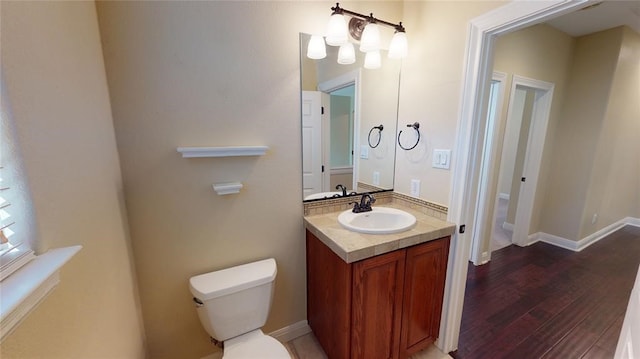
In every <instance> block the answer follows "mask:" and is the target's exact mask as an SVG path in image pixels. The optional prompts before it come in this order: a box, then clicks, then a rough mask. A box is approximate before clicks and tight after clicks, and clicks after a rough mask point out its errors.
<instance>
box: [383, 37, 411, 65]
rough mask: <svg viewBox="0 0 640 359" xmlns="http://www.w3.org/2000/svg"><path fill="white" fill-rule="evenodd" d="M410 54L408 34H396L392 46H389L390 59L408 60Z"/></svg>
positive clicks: (392, 39)
mask: <svg viewBox="0 0 640 359" xmlns="http://www.w3.org/2000/svg"><path fill="white" fill-rule="evenodd" d="M408 52H409V45H408V44H407V34H406V33H404V32H396V33H395V34H394V35H393V38H391V44H389V54H388V56H389V58H390V59H405V58H407V54H408Z"/></svg>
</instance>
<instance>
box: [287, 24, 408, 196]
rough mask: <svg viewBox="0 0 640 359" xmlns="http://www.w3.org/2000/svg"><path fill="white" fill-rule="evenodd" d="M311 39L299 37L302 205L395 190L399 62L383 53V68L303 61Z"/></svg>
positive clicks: (331, 54)
mask: <svg viewBox="0 0 640 359" xmlns="http://www.w3.org/2000/svg"><path fill="white" fill-rule="evenodd" d="M310 38H311V36H310V35H307V34H301V35H300V58H301V66H300V71H301V74H300V78H301V87H302V96H301V98H302V106H301V111H302V151H303V153H302V158H303V163H302V167H303V173H302V182H303V200H317V199H324V198H333V197H340V196H343V195H345V194H346V195H349V194H354V193H362V192H376V191H381V190H391V189H393V175H394V167H395V134H396V124H397V110H398V89H399V82H400V65H401V62H400V60H392V59H388V58H387V56H386V51H382V53H383V55H382V66H381V67H380V68H378V69H372V70H369V69H364V68H363V62H364V53H361V52H358V51H356V62H355V63H354V64H351V65H341V64H338V63H337V57H338V47H334V46H327V57H325V58H324V59H321V60H312V59H309V58H308V57H307V56H306V50H307V45H308V43H309V40H310Z"/></svg>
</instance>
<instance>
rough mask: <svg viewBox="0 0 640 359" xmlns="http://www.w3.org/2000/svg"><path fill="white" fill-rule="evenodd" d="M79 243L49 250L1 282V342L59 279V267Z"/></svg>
mask: <svg viewBox="0 0 640 359" xmlns="http://www.w3.org/2000/svg"><path fill="white" fill-rule="evenodd" d="M80 249H82V246H72V247H64V248H57V249H52V250H50V251H48V252H46V253H44V254H42V255H39V256H37V257H35V258H34V259H33V260H31V261H30V262H29V263H27V264H25V265H24V266H23V267H22V268H20V269H19V270H17V271H16V272H14V273H13V274H11V275H10V276H9V277H7V278H5V279H3V280H2V282H0V341H2V340H3V339H4V338H5V337H6V336H8V335H9V334H10V333H11V332H12V331H13V330H14V329H15V328H16V327H17V325H18V324H19V323H20V322H21V321H22V320H23V319H24V318H25V317H26V316H27V315H28V314H29V313H30V312H31V311H32V310H33V309H35V307H36V306H38V304H39V303H40V302H41V301H42V300H43V299H44V298H45V297H46V296H47V294H49V292H51V290H52V289H53V288H55V286H56V285H57V284H58V283H59V282H60V275H59V270H60V268H62V266H63V265H64V264H65V263H67V262H68V261H69V259H71V257H73V256H74V255H75V254H76V253H78V251H79V250H80Z"/></svg>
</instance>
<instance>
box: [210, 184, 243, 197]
mask: <svg viewBox="0 0 640 359" xmlns="http://www.w3.org/2000/svg"><path fill="white" fill-rule="evenodd" d="M241 189H242V183H240V182H226V183H214V184H213V190H214V191H216V193H217V194H219V195H221V196H223V195H226V194H234V193H240V190H241Z"/></svg>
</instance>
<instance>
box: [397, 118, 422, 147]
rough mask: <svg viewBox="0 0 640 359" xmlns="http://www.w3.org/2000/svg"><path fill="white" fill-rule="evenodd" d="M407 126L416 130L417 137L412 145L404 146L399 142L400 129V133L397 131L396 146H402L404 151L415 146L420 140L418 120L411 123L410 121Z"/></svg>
mask: <svg viewBox="0 0 640 359" xmlns="http://www.w3.org/2000/svg"><path fill="white" fill-rule="evenodd" d="M407 127H413V129H414V130H416V132H418V139H417V140H416V143H415V144H414V145H413V146H411V147H404V146H403V145H402V143H400V136H401V135H402V130H400V133H398V146H400V148H402V149H403V150H405V151H409V150H412V149H414V148H416V146H417V145H418V142H420V124H419V123H418V122H414V123H413V124H411V123H410V124H408V125H407Z"/></svg>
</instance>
